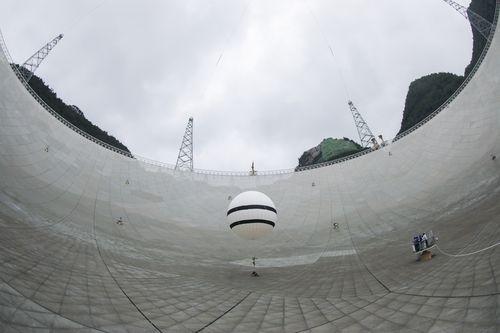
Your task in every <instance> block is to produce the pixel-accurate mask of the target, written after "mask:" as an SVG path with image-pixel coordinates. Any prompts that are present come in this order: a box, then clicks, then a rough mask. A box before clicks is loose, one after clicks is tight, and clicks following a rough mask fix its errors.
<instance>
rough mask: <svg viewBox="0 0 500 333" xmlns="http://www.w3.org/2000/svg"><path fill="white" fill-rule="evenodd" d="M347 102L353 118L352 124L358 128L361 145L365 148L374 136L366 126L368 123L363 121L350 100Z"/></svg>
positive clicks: (369, 144) (370, 143)
mask: <svg viewBox="0 0 500 333" xmlns="http://www.w3.org/2000/svg"><path fill="white" fill-rule="evenodd" d="M347 104H349V108H350V109H351V113H352V117H353V118H354V124H355V125H356V128H357V130H358V134H359V139H360V140H361V147H364V148H366V147H369V146H371V145H372V144H373V143H372V139H375V136H373V133H372V131H371V130H370V128H369V127H368V124H367V123H366V122H365V120H364V119H363V117H362V116H361V114H360V113H359V111H358V109H356V107H355V106H354V104H353V103H352V102H351V101H349V102H348V103H347Z"/></svg>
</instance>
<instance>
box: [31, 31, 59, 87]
mask: <svg viewBox="0 0 500 333" xmlns="http://www.w3.org/2000/svg"><path fill="white" fill-rule="evenodd" d="M62 38H63V34H60V35H59V36H57V37H56V38H54V39H53V40H51V41H50V42H48V43H47V44H45V46H43V47H42V48H41V49H40V50H38V51H36V52H35V53H34V54H33V55H32V56H31V57H29V58H28V60H26V61H25V62H24V64H23V65H22V67H24V70H22V74H23V76H24V79H25V80H26V82H29V80H30V79H31V77H32V76H33V74H34V73H35V71H36V69H37V68H38V66H40V64H41V63H42V61H43V60H44V59H45V57H47V55H48V54H49V52H50V50H52V49H53V48H54V46H56V44H57V43H58V42H59V41H60V40H61V39H62Z"/></svg>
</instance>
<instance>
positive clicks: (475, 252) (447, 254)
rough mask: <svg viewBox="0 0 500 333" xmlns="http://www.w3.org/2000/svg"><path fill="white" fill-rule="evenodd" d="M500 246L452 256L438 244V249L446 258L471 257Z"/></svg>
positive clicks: (499, 243) (491, 246)
mask: <svg viewBox="0 0 500 333" xmlns="http://www.w3.org/2000/svg"><path fill="white" fill-rule="evenodd" d="M498 245H500V242H498V243H496V244H493V245H490V246H488V247H485V248H484V249H481V250H477V251H474V252H470V253H462V254H451V253H448V252H446V251H443V250H442V249H441V248H440V247H439V245H437V244H436V247H437V249H438V250H439V252H441V253H442V254H444V255H445V256H448V257H466V256H471V255H473V254H477V253H479V252H483V251H486V250H489V249H492V248H494V247H495V246H498Z"/></svg>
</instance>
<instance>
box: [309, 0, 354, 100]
mask: <svg viewBox="0 0 500 333" xmlns="http://www.w3.org/2000/svg"><path fill="white" fill-rule="evenodd" d="M305 2H306V3H307V6H308V8H309V13H310V14H311V16H312V18H313V20H314V23H315V24H316V26H317V27H318V30H319V31H320V33H321V36H322V38H323V40H324V42H325V43H326V45H327V46H328V49H329V51H330V54H331V55H332V61H333V62H334V64H335V68H336V69H337V73H338V75H339V77H340V81H341V83H342V87H343V88H344V91H345V94H346V96H347V99H348V100H351V94H350V92H349V87H348V85H347V83H346V80H345V78H344V74H343V72H342V69H341V68H340V66H339V65H338V63H337V62H336V61H335V60H336V59H335V58H336V56H335V52H334V51H333V48H332V43H331V42H330V40H329V38H328V37H327V35H326V33H325V29H324V28H323V25H322V24H321V22H320V21H319V19H318V17H317V16H316V14H315V12H314V9H313V8H312V6H311V4H310V3H309V1H308V0H305Z"/></svg>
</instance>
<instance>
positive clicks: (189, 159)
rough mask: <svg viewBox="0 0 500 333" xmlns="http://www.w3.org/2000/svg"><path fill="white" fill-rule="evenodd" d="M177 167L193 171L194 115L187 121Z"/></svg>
mask: <svg viewBox="0 0 500 333" xmlns="http://www.w3.org/2000/svg"><path fill="white" fill-rule="evenodd" d="M175 169H176V170H189V171H193V117H191V118H189V121H188V123H187V126H186V131H185V132H184V137H183V138H182V143H181V149H179V156H178V157H177V163H176V164H175Z"/></svg>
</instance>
